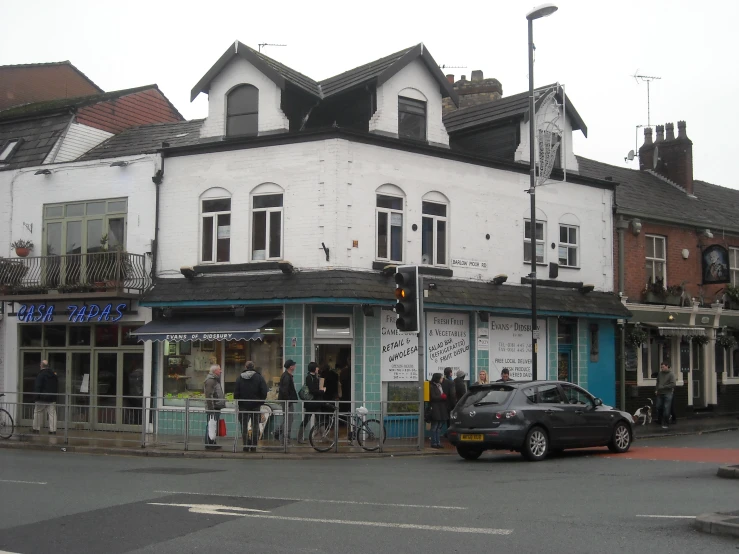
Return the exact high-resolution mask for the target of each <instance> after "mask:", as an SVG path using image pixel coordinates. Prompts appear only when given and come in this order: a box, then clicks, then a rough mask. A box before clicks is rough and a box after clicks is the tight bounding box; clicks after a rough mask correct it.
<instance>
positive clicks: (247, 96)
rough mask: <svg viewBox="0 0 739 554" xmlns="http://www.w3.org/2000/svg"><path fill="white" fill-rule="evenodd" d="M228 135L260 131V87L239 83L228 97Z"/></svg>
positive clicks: (251, 133) (252, 133)
mask: <svg viewBox="0 0 739 554" xmlns="http://www.w3.org/2000/svg"><path fill="white" fill-rule="evenodd" d="M226 105H227V107H226V135H227V136H229V137H232V136H239V135H256V134H257V132H258V131H259V127H258V119H259V89H258V88H257V87H254V86H252V85H239V86H238V87H236V88H234V89H232V90H231V92H229V93H228V95H227V97H226Z"/></svg>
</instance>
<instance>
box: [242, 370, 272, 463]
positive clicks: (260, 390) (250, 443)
mask: <svg viewBox="0 0 739 554" xmlns="http://www.w3.org/2000/svg"><path fill="white" fill-rule="evenodd" d="M268 392H269V389H268V388H267V382H266V381H265V380H264V377H262V374H261V373H260V372H259V371H257V370H256V368H255V367H254V362H251V361H249V362H246V364H244V372H243V373H242V374H241V376H240V377H239V378H238V379H236V383H234V400H238V401H239V421H241V437H242V439H243V443H244V448H243V449H244V452H256V450H257V443H258V442H259V421H260V420H261V418H262V414H261V412H260V409H261V407H262V405H263V404H264V400H265V399H266V398H267V393H268ZM249 425H251V436H249Z"/></svg>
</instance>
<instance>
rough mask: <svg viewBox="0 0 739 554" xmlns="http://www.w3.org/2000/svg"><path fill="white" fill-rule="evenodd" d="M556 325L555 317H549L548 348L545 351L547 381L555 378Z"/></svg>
mask: <svg viewBox="0 0 739 554" xmlns="http://www.w3.org/2000/svg"><path fill="white" fill-rule="evenodd" d="M557 324H558V320H557V318H556V317H550V318H548V319H547V336H548V340H549V348H548V349H547V354H548V355H547V358H548V363H547V366H548V368H547V369H548V375H549V379H556V378H557V361H558V360H557V348H558V344H557Z"/></svg>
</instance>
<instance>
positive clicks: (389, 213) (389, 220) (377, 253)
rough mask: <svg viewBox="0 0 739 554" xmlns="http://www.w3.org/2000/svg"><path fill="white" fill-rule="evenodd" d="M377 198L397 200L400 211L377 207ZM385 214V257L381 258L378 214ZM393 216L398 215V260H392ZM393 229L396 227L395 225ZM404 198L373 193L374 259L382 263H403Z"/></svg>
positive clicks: (384, 193) (383, 193)
mask: <svg viewBox="0 0 739 554" xmlns="http://www.w3.org/2000/svg"><path fill="white" fill-rule="evenodd" d="M378 196H389V197H391V198H397V199H399V200H400V201H401V205H402V206H403V208H402V209H400V210H396V209H393V208H381V207H379V206H378V205H377V197H378ZM381 213H384V214H387V254H388V255H387V257H385V258H383V257H381V256H380V214H381ZM393 214H400V217H401V222H400V259H399V260H394V259H393V245H392V227H393V225H392V218H393ZM395 227H398V226H397V225H395ZM404 238H405V198H404V197H402V196H399V195H397V194H388V193H386V192H376V193H375V259H376V260H378V261H382V262H391V263H403V259H404V257H405V256H404V251H405V241H404Z"/></svg>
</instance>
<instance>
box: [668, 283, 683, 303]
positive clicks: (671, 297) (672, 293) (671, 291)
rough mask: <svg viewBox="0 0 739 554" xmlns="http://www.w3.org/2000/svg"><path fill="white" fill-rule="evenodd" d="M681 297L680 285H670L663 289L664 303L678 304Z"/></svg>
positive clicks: (681, 288)
mask: <svg viewBox="0 0 739 554" xmlns="http://www.w3.org/2000/svg"><path fill="white" fill-rule="evenodd" d="M682 299H683V287H682V285H670V286H669V287H667V288H666V289H665V304H668V305H670V306H680V305H681V304H682Z"/></svg>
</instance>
